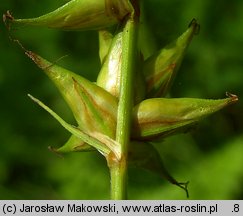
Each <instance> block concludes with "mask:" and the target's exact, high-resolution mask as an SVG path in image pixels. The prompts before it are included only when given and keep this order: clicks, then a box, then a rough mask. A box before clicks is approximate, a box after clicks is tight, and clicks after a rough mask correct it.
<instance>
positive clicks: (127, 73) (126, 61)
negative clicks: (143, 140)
mask: <svg viewBox="0 0 243 216" xmlns="http://www.w3.org/2000/svg"><path fill="white" fill-rule="evenodd" d="M137 25H138V24H137V21H136V17H135V15H133V14H132V15H130V16H129V17H128V19H127V20H126V23H125V26H124V29H123V47H122V64H121V87H120V88H121V89H120V98H119V104H118V114H117V128H116V141H117V142H118V143H119V144H120V146H121V159H120V160H119V161H118V160H117V161H114V160H113V162H112V164H110V172H111V198H112V199H126V188H127V152H128V146H129V141H130V122H131V114H132V108H133V91H134V89H133V86H134V82H133V77H134V68H135V67H134V66H135V62H136V55H137Z"/></svg>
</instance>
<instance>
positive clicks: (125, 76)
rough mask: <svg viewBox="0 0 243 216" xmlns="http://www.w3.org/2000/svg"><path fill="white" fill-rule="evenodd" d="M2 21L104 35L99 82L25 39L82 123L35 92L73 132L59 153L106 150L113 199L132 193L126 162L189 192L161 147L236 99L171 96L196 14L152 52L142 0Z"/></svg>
mask: <svg viewBox="0 0 243 216" xmlns="http://www.w3.org/2000/svg"><path fill="white" fill-rule="evenodd" d="M3 19H4V22H5V23H6V25H7V26H8V27H9V28H10V26H11V24H15V25H34V26H44V27H50V28H56V29H60V30H69V31H72V30H74V31H87V30H94V31H97V33H98V35H99V46H100V47H99V56H100V62H101V69H100V72H99V74H98V76H97V80H96V82H95V83H93V82H91V81H89V80H87V79H85V78H84V77H82V76H81V75H79V74H77V73H74V72H71V71H69V70H67V69H65V68H62V67H60V66H58V65H57V64H56V63H51V62H49V61H48V60H46V59H44V58H43V57H41V56H40V55H38V54H36V53H34V52H32V51H29V50H27V49H25V48H24V47H23V46H22V45H21V46H22V48H23V49H24V52H25V54H26V55H27V56H28V57H29V58H30V59H31V60H33V62H34V63H35V64H36V65H37V66H38V67H39V68H41V69H42V70H43V71H44V72H45V73H46V75H47V76H48V77H49V78H50V80H51V81H52V82H53V83H54V84H55V85H56V87H57V88H58V89H59V91H60V93H61V95H62V96H63V98H64V100H65V101H66V103H67V104H68V105H69V107H70V109H71V110H72V113H73V116H74V117H75V120H76V122H77V125H76V126H73V125H71V124H69V123H67V122H66V121H65V120H63V119H62V118H61V117H60V116H59V115H58V114H57V113H55V112H54V111H53V110H52V109H50V108H49V107H48V106H46V105H45V104H44V103H43V102H41V101H40V100H38V99H37V98H35V97H33V96H32V95H29V97H30V98H31V99H32V100H33V101H34V102H36V103H37V104H38V105H40V106H41V107H42V108H44V109H45V110H46V111H47V112H48V113H50V114H51V115H52V116H53V117H54V118H55V119H56V120H57V121H58V122H59V123H60V124H61V125H62V126H63V127H64V128H65V129H66V130H68V131H69V132H70V134H71V135H70V138H69V139H68V140H67V142H66V143H65V144H64V145H63V146H61V147H60V148H53V147H51V149H52V150H53V151H55V152H57V153H59V154H64V153H70V152H84V151H98V152H99V153H101V154H102V155H103V156H104V157H105V158H106V161H107V166H108V168H109V170H110V178H111V199H127V170H128V166H135V167H139V168H143V169H146V170H149V171H151V172H154V173H156V174H157V175H159V176H162V177H163V178H166V179H167V180H168V181H169V182H171V183H172V184H175V185H177V186H179V187H180V188H182V189H184V190H185V191H186V194H187V196H188V190H187V184H188V182H182V183H181V182H178V181H177V180H175V179H174V178H173V177H172V176H171V175H170V174H169V172H168V171H167V170H166V168H165V167H164V165H163V162H162V159H161V157H160V155H159V153H158V151H157V150H156V145H159V144H160V143H161V140H162V139H164V138H165V137H168V136H171V135H173V134H176V133H179V132H185V131H187V130H188V128H190V127H192V126H193V125H194V124H195V123H197V122H198V121H199V120H201V119H202V118H204V117H206V116H208V115H210V114H212V113H214V112H216V111H218V110H220V109H222V108H224V107H226V106H228V105H230V104H233V103H235V102H237V100H238V98H237V96H236V95H233V94H230V93H227V98H224V99H217V100H213V99H197V98H167V97H166V95H167V93H168V91H169V89H170V87H171V84H172V82H173V80H174V77H175V75H176V73H177V70H178V69H179V67H180V64H181V62H182V60H183V57H184V55H185V51H186V49H187V47H188V46H189V44H190V42H191V40H192V38H193V37H194V35H196V34H198V31H199V28H200V26H199V24H198V23H197V21H196V20H195V19H193V20H192V21H191V22H190V24H189V26H188V28H187V29H186V30H185V32H184V33H182V34H181V35H180V36H179V37H178V38H177V39H175V40H174V41H173V42H171V43H170V44H168V45H166V46H165V47H163V48H161V49H160V50H159V51H157V52H156V53H153V54H152V55H150V56H149V57H146V58H144V56H145V55H144V52H145V50H146V48H148V47H149V46H150V44H149V41H145V40H143V35H142V34H143V31H141V25H140V1H139V0H122V1H121V0H99V1H97V0H71V1H69V2H68V3H66V4H65V5H63V6H61V7H60V8H58V9H56V10H54V11H53V12H50V13H48V14H45V15H42V16H40V17H37V18H29V19H16V18H14V17H13V15H12V14H11V13H10V12H9V11H7V13H5V14H4V16H3ZM112 26H115V27H113V28H111V27H112ZM114 29H115V30H114ZM152 143H153V144H152Z"/></svg>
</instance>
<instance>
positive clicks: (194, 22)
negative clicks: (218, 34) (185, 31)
mask: <svg viewBox="0 0 243 216" xmlns="http://www.w3.org/2000/svg"><path fill="white" fill-rule="evenodd" d="M190 27H193V33H194V35H198V34H199V32H200V25H199V24H198V22H197V20H196V19H195V18H193V19H192V21H191V22H190V23H189V25H188V28H190Z"/></svg>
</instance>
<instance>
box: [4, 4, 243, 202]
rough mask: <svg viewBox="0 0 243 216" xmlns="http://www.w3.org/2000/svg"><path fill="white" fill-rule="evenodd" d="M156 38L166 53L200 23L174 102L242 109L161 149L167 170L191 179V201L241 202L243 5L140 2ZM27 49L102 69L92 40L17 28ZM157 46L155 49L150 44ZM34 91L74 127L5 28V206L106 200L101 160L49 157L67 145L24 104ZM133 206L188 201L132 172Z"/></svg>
mask: <svg viewBox="0 0 243 216" xmlns="http://www.w3.org/2000/svg"><path fill="white" fill-rule="evenodd" d="M65 2H66V0H59V1H57V0H56V1H50V0H42V1H38V0H23V1H21V3H20V2H19V1H17V0H3V2H2V3H1V4H0V11H1V13H2V14H3V13H4V12H5V11H6V10H8V9H10V10H11V11H12V12H13V15H14V16H15V17H16V18H17V17H33V16H37V15H41V14H43V13H45V12H48V11H51V10H52V9H54V8H56V7H57V6H59V5H61V4H63V3H65ZM144 8H145V11H144V12H145V17H146V23H147V25H148V29H149V30H150V31H151V32H150V34H151V35H152V36H153V38H150V39H149V40H151V48H153V47H157V48H159V47H162V46H164V45H165V44H167V43H168V42H170V41H171V40H173V39H174V38H176V37H177V36H178V35H180V34H181V33H182V32H183V31H184V30H185V29H186V27H187V24H189V22H190V20H191V19H192V18H196V19H197V20H198V22H199V23H200V24H201V31H200V34H199V35H198V36H197V37H195V38H194V39H193V41H192V44H191V45H190V47H189V49H188V52H187V54H186V56H185V59H184V61H183V63H182V66H181V69H180V70H179V72H178V75H177V77H176V79H175V82H174V85H173V88H172V96H173V97H198V98H223V97H224V94H225V91H229V92H231V93H234V94H237V95H238V96H239V103H238V104H236V105H233V106H231V107H229V108H227V109H225V110H223V111H221V112H219V113H217V114H215V115H214V116H211V117H210V118H208V119H206V120H204V121H202V122H201V123H200V124H199V125H198V126H197V127H196V128H195V129H193V130H192V131H191V133H187V134H181V135H177V136H173V137H171V138H168V139H166V140H165V141H164V142H162V143H161V144H159V145H155V146H156V147H157V148H158V149H159V151H160V153H161V155H162V157H163V158H164V162H165V164H166V166H167V167H168V169H169V170H170V171H171V172H172V174H173V175H174V176H175V177H176V178H177V179H178V180H180V181H186V180H189V181H190V184H189V192H190V195H191V196H190V198H191V199H242V198H243V186H242V185H243V168H242V164H243V133H242V131H243V112H242V110H243V103H242V101H241V100H242V98H243V61H242V55H243V51H242V47H243V28H242V25H243V13H242V11H243V2H242V1H241V0H234V1H231V2H228V1H211V0H198V1H189V0H182V1H181V0H180V1H179V0H163V1H160V0H151V1H144ZM11 35H12V37H13V38H18V39H19V40H20V41H21V42H22V43H23V44H24V46H25V47H26V48H28V49H30V50H33V51H35V52H36V53H38V54H40V55H42V56H43V57H45V58H47V59H48V60H51V61H57V60H58V59H59V58H60V57H62V56H65V55H68V56H67V57H65V58H63V59H62V60H60V61H58V64H60V65H62V66H64V67H67V68H68V69H70V70H72V71H75V72H78V73H80V74H82V75H83V76H84V77H87V78H89V79H91V80H95V78H96V76H97V74H98V70H99V67H100V65H99V57H98V36H97V33H96V32H62V31H58V30H52V29H44V28H43V29H42V28H35V27H21V28H19V29H12V31H11ZM152 44H153V45H152ZM27 93H32V94H33V95H36V96H38V98H41V99H42V100H44V101H46V103H47V104H49V105H50V107H52V108H53V109H54V110H55V111H57V113H59V114H60V115H61V116H63V118H64V119H65V120H67V121H69V122H73V123H74V119H73V117H72V115H71V112H70V111H69V109H68V108H67V105H66V104H65V103H64V101H63V100H62V98H61V96H60V95H59V93H58V91H57V90H56V89H55V87H54V86H53V85H52V83H51V82H50V81H49V80H48V78H47V77H46V76H45V75H44V73H42V71H41V70H40V69H39V68H37V67H36V66H35V65H34V64H33V63H32V62H31V61H30V60H29V59H28V58H26V56H25V55H24V53H23V51H22V50H21V49H20V48H19V47H18V46H17V45H16V43H13V42H11V41H10V40H9V34H8V32H7V30H6V28H5V26H4V24H3V23H1V24H0V95H1V106H0V111H1V112H0V123H1V126H0V199H109V172H108V169H107V167H106V162H105V160H104V159H103V158H102V157H101V156H99V154H97V153H74V154H71V155H68V156H65V157H64V159H63V158H60V157H58V156H57V155H55V154H53V153H51V152H49V151H48V150H47V147H48V146H50V145H51V146H55V147H58V146H61V145H62V144H63V143H64V142H65V141H66V139H67V138H68V137H69V134H68V132H66V131H65V130H64V129H63V128H62V127H61V126H59V124H58V123H57V122H56V121H55V120H53V119H52V118H51V117H50V116H49V115H47V113H46V112H44V111H43V110H42V109H40V108H39V107H37V106H36V105H35V104H33V102H32V101H30V99H29V98H28V97H27ZM129 198H131V199H184V198H185V194H184V192H183V191H181V190H180V189H178V188H177V187H175V186H173V185H170V184H169V183H167V182H166V181H165V180H163V179H160V178H159V177H157V176H154V175H153V174H150V173H148V172H146V171H143V170H132V172H130V173H129Z"/></svg>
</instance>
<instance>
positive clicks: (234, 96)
mask: <svg viewBox="0 0 243 216" xmlns="http://www.w3.org/2000/svg"><path fill="white" fill-rule="evenodd" d="M226 96H227V97H229V98H230V99H231V101H230V102H237V101H238V100H239V98H238V96H237V95H235V94H232V93H230V92H226Z"/></svg>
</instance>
